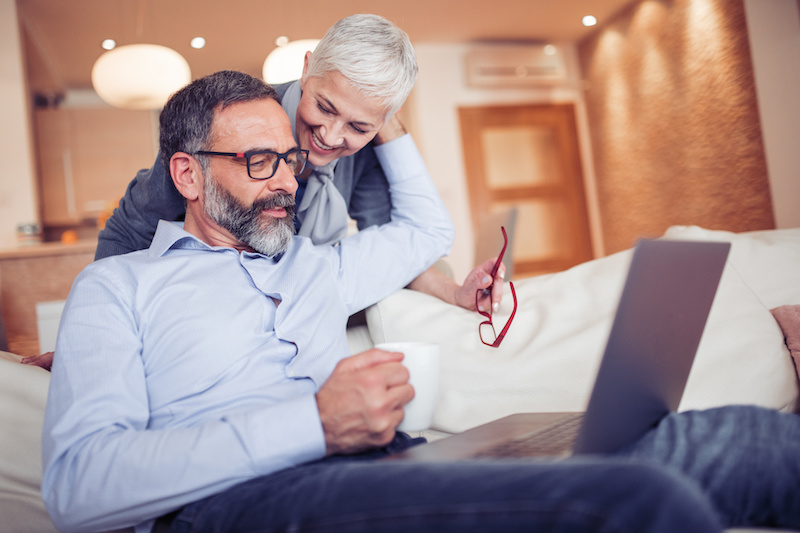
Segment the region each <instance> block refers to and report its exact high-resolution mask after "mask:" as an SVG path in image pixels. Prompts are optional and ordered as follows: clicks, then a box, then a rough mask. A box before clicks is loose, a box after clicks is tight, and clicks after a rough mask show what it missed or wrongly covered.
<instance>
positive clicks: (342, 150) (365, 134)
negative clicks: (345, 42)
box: [295, 55, 387, 167]
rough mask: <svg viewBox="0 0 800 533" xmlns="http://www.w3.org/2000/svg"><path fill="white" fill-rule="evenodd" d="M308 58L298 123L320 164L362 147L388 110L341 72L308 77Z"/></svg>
mask: <svg viewBox="0 0 800 533" xmlns="http://www.w3.org/2000/svg"><path fill="white" fill-rule="evenodd" d="M308 57H309V56H308V55H306V68H305V69H304V70H303V80H302V81H301V87H302V89H303V96H302V97H301V98H300V103H299V104H298V106H297V118H296V124H295V126H296V129H297V131H296V133H297V140H298V143H299V144H300V147H301V148H303V149H305V150H308V154H309V155H308V158H309V160H310V161H311V163H312V164H313V165H314V166H317V167H320V166H323V165H326V164H328V163H330V162H331V161H333V160H334V159H338V158H340V157H344V156H347V155H352V154H354V153H356V152H358V151H359V150H361V149H362V148H363V147H364V146H365V145H366V144H367V143H368V142H370V141H371V140H372V139H373V137H375V135H377V133H378V131H379V130H380V129H381V127H382V126H383V123H384V122H385V120H386V114H387V109H386V108H385V107H384V106H383V104H382V103H381V102H379V101H378V99H376V98H368V97H365V96H363V95H361V94H360V93H358V92H357V91H356V90H355V89H354V88H353V87H352V85H350V82H349V81H348V80H347V78H345V77H344V76H343V75H342V74H340V73H339V72H335V71H333V72H326V73H325V74H324V75H323V76H322V77H316V76H306V75H305V72H306V70H307V68H308Z"/></svg>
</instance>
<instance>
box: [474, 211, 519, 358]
mask: <svg viewBox="0 0 800 533" xmlns="http://www.w3.org/2000/svg"><path fill="white" fill-rule="evenodd" d="M500 231H502V232H503V241H504V243H503V249H502V250H500V255H499V256H498V257H497V261H495V263H494V267H492V272H491V276H492V284H491V285H489V286H488V287H486V288H485V289H479V290H478V292H477V293H475V307H476V308H477V309H478V313H480V314H481V316H483V317H485V318H486V319H487V320H484V321H483V322H481V323H480V324H479V325H478V335H479V336H480V338H481V342H482V343H483V344H485V345H486V346H491V347H492V348H497V347H498V346H500V343H501V342H503V338H504V337H505V336H506V332H508V328H509V327H510V326H511V321H512V320H514V315H515V314H516V313H517V292H516V291H515V290H514V284H513V283H512V282H508V284H509V285H510V287H511V297H512V298H513V300H514V309H513V310H512V311H511V316H509V317H508V321H507V322H506V325H505V326H503V329H502V330H500V334H497V333H496V332H495V329H494V324H492V300H491V296H492V288H493V287H494V278H495V276H496V275H497V271H498V270H499V269H500V264H501V263H502V262H503V255H505V253H506V248H508V235H506V228H504V227H503V226H500ZM487 298H488V300H486V299H487ZM481 300H484V301H485V302H486V303H487V304H488V305H487V306H485V308H486V309H488V311H481V310H480V309H481V307H480V303H481Z"/></svg>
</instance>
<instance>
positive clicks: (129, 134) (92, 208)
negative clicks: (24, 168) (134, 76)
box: [35, 107, 158, 229]
mask: <svg viewBox="0 0 800 533" xmlns="http://www.w3.org/2000/svg"><path fill="white" fill-rule="evenodd" d="M35 115H36V136H37V151H38V163H39V203H40V210H41V219H42V224H43V225H44V226H45V229H46V228H47V227H48V226H58V227H69V226H78V225H83V224H87V222H88V223H93V222H94V221H95V220H96V219H97V217H98V215H99V214H100V213H101V212H102V211H103V210H105V209H107V208H108V207H109V206H110V205H111V206H113V205H116V203H117V202H118V201H119V199H120V198H121V197H122V195H123V194H124V193H125V189H126V187H127V186H128V183H129V182H130V181H131V179H133V177H134V175H135V174H136V172H137V171H138V170H139V169H142V168H149V167H150V166H152V164H153V161H155V156H156V154H157V152H158V147H157V144H158V141H157V139H158V134H157V132H158V115H157V113H155V112H151V111H129V110H122V109H115V108H110V107H109V108H66V109H64V108H59V109H50V108H45V109H37V110H36V113H35Z"/></svg>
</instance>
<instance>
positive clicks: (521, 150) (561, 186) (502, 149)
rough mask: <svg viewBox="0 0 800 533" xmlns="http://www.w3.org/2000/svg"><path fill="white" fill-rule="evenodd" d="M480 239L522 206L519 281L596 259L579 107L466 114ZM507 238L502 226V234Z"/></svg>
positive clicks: (516, 246) (465, 110)
mask: <svg viewBox="0 0 800 533" xmlns="http://www.w3.org/2000/svg"><path fill="white" fill-rule="evenodd" d="M458 112H459V118H460V121H461V135H462V141H463V146H464V160H465V164H466V173H467V181H468V187H469V197H470V207H471V210H472V214H473V217H472V220H473V224H474V225H475V234H476V235H477V234H479V233H480V232H481V227H480V226H481V221H482V220H484V219H487V218H488V215H490V214H491V213H493V212H496V211H498V210H504V209H508V208H510V207H516V209H517V220H516V229H515V232H514V236H513V244H512V258H513V270H514V277H516V278H519V277H525V276H532V275H538V274H544V273H548V272H557V271H560V270H564V269H566V268H569V267H571V266H574V265H576V264H578V263H582V262H584V261H588V260H590V259H592V258H593V254H592V246H591V237H590V232H589V217H588V212H587V208H586V196H585V193H584V185H583V172H582V171H581V164H580V157H579V152H578V138H577V132H576V128H575V112H574V106H573V105H572V104H552V105H515V106H482V107H462V108H459V110H458ZM497 233H498V234H499V233H500V231H499V228H497Z"/></svg>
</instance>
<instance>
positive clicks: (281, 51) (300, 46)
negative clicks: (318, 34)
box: [262, 39, 319, 84]
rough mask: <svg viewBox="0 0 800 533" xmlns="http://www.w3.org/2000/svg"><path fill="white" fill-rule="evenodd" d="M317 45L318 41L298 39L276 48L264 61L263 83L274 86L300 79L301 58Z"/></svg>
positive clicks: (301, 71) (301, 73) (301, 69)
mask: <svg viewBox="0 0 800 533" xmlns="http://www.w3.org/2000/svg"><path fill="white" fill-rule="evenodd" d="M318 43H319V39H300V40H297V41H290V42H288V43H287V44H285V45H283V46H278V48H276V49H274V50H273V51H272V52H270V53H269V55H268V56H267V59H266V60H264V67H263V69H262V75H263V76H264V81H266V82H267V83H272V84H275V83H284V82H287V81H293V80H297V79H300V76H302V75H303V58H304V57H305V55H306V52H313V51H314V48H316V47H317V44H318Z"/></svg>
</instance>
